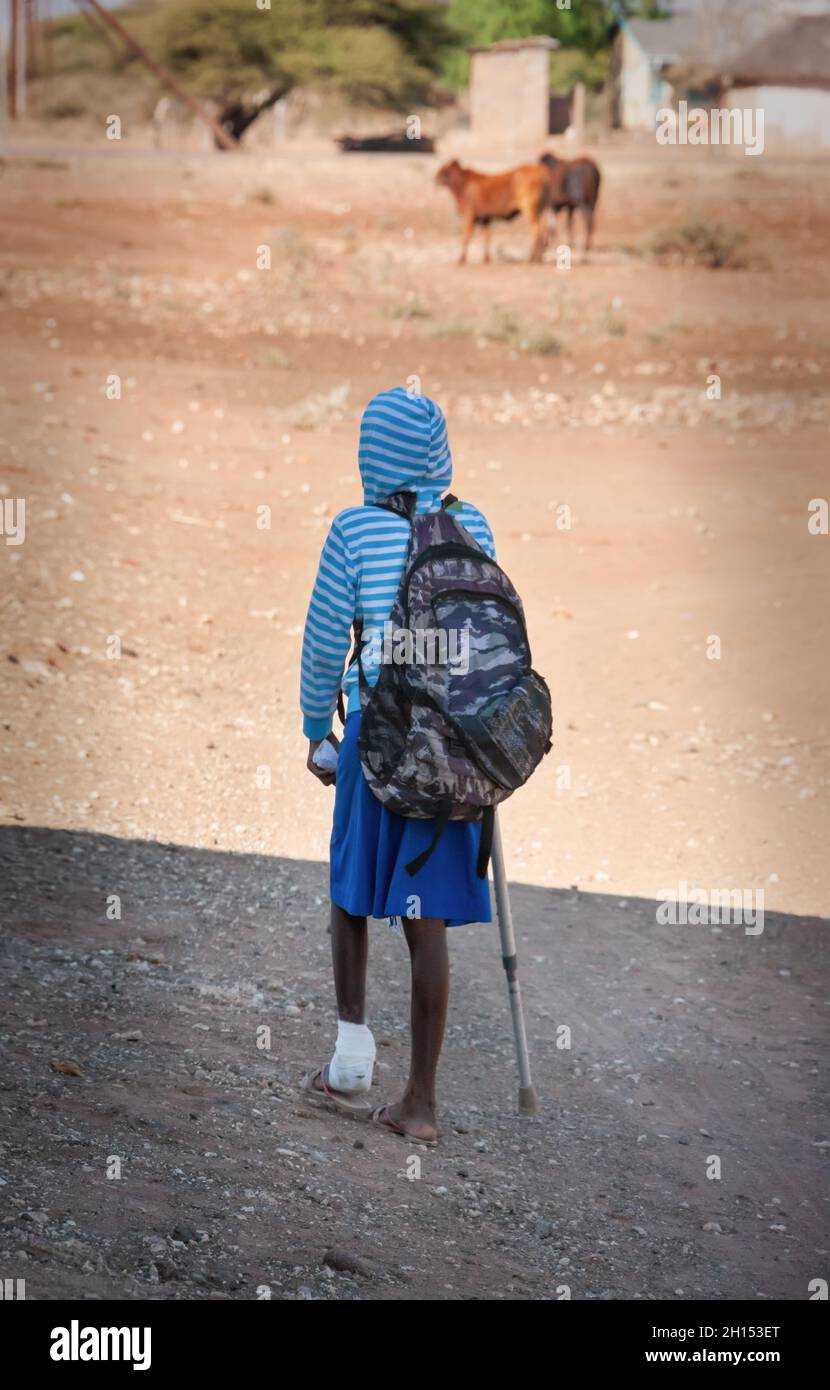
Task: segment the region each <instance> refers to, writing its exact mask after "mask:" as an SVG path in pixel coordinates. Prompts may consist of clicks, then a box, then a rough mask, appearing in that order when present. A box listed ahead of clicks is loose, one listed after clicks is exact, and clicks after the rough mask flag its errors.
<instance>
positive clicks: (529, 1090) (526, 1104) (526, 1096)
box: [519, 1086, 539, 1115]
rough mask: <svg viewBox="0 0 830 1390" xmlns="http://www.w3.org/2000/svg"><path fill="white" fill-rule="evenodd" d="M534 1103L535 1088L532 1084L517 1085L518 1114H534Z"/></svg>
mask: <svg viewBox="0 0 830 1390" xmlns="http://www.w3.org/2000/svg"><path fill="white" fill-rule="evenodd" d="M538 1108H539V1107H538V1105H537V1104H536V1089H535V1087H534V1086H520V1087H519V1114H520V1115H535V1114H536V1112H537V1110H538Z"/></svg>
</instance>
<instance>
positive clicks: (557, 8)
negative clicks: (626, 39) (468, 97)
mask: <svg viewBox="0 0 830 1390" xmlns="http://www.w3.org/2000/svg"><path fill="white" fill-rule="evenodd" d="M447 16H448V19H449V21H450V23H451V24H452V26H453V27H454V29H455V30H456V33H457V36H458V47H457V49H456V51H455V52H454V53H452V54H451V55H450V57H449V59H448V61H447V64H446V67H445V74H446V77H447V80H448V81H450V82H452V83H453V85H455V86H461V85H463V84H464V83H465V82H466V81H467V76H468V70H469V60H468V57H467V53H466V48H467V47H470V46H477V45H482V46H483V45H486V44H490V43H496V42H497V41H498V40H499V39H517V38H528V37H530V36H531V35H536V34H548V35H549V36H550V37H551V38H554V39H558V40H559V42H560V44H561V45H562V47H563V49H572V50H578V51H579V52H578V54H577V53H573V54H571V55H570V58H569V59H568V60H567V61H566V62H564V63H561V64H559V66H561V67H562V68H563V70H564V69H567V70H568V72H572V73H574V74H576V75H580V69H581V68H582V69H584V70H585V77H586V79H587V80H588V81H595V80H596V77H597V76H598V75H599V77H600V79H601V75H602V71H603V68H604V64H603V62H602V58H601V55H603V54H604V53H605V51H606V50H607V48H608V45H609V41H610V37H611V33H612V29H613V26H614V22H615V18H616V16H615V9H614V5H613V4H612V3H610V2H609V3H606V0H571V3H570V4H569V5H567V6H566V5H565V4H564V3H563V0H558V2H557V0H450V4H449V7H448V10H447ZM554 56H556V55H554ZM598 60H599V61H598Z"/></svg>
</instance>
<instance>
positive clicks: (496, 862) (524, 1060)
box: [490, 811, 537, 1115]
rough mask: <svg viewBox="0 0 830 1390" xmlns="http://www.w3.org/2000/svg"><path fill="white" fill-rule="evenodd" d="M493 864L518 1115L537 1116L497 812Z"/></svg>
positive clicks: (494, 825) (491, 853)
mask: <svg viewBox="0 0 830 1390" xmlns="http://www.w3.org/2000/svg"><path fill="white" fill-rule="evenodd" d="M490 864H491V866H492V870H493V889H494V891H495V895H496V914H497V916H498V919H499V936H500V937H501V959H502V964H503V965H504V971H505V974H506V975H507V992H508V994H509V995H510V1012H511V1014H512V1015H513V1036H514V1038H515V1040H516V1061H517V1063H518V1067H519V1114H520V1115H535V1114H536V1110H537V1105H536V1091H535V1090H534V1087H533V1082H532V1081H531V1079H530V1057H529V1056H528V1052H527V1034H526V1032H525V1020H524V1014H523V1013H522V992H521V989H520V987H519V962H518V959H517V956H516V937H515V935H514V933H513V914H512V913H511V911H510V897H509V894H508V892H507V875H506V874H505V871H504V851H503V849H502V842H501V828H500V826H499V814H498V811H495V812H494V816H493V846H492V849H491V851H490Z"/></svg>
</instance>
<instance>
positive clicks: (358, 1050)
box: [329, 1018, 375, 1094]
mask: <svg viewBox="0 0 830 1390" xmlns="http://www.w3.org/2000/svg"><path fill="white" fill-rule="evenodd" d="M374 1066H375V1040H374V1037H373V1036H372V1030H371V1028H369V1027H368V1025H367V1024H365V1023H345V1022H344V1020H343V1019H342V1018H341V1019H339V1020H338V1023H337V1046H336V1047H335V1049H334V1056H333V1057H332V1059H331V1061H330V1063H329V1085H330V1086H332V1087H333V1089H334V1090H335V1091H345V1092H347V1093H348V1094H352V1093H353V1092H359V1091H368V1089H369V1087H370V1086H371V1084H372V1072H373V1070H374Z"/></svg>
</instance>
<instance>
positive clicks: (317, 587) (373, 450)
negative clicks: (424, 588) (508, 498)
mask: <svg viewBox="0 0 830 1390" xmlns="http://www.w3.org/2000/svg"><path fill="white" fill-rule="evenodd" d="M358 464H359V467H360V476H361V479H362V481H363V502H364V505H363V506H362V507H347V508H346V510H345V511H343V512H340V513H339V514H338V515H337V516H336V517H335V518H334V521H333V522H332V524H331V529H330V531H329V533H328V536H327V537H326V542H325V545H324V546H323V553H322V555H321V556H320V565H319V569H318V571H317V578H316V580H315V581H314V588H313V590H312V593H311V602H310V604H309V608H308V616H307V618H306V623H305V631H304V633H303V655H302V672H301V677H300V707H301V709H302V712H303V733H304V734H305V736H306V738H310V739H322V738H325V737H326V734H327V733H329V731H330V730H331V727H332V718H333V714H334V710H335V708H336V705H337V693H338V691H339V690H341V689H342V691H343V695H344V699H345V701H346V709H347V713H348V714H351V713H353V712H354V711H355V710H358V709H359V708H360V700H359V694H358V680H357V667H356V665H355V666H351V667H349V669H348V670H347V671H346V672H345V675H344V667H345V665H346V657H347V655H348V652H349V647H350V645H351V627H352V623H353V621H354V619H355V618H357V619H359V620H360V621H361V622H362V623H363V639H364V646H363V653H364V656H363V669H364V671H365V672H366V677H367V680H368V681H369V683H370V685H374V683H375V681H376V680H377V677H378V669H379V652H380V647H381V644H380V637H381V634H382V631H383V624H384V623H385V622H386V620H387V618H388V617H389V614H390V612H391V610H392V604H393V603H394V601H395V595H396V594H397V592H398V586H399V584H400V581H401V575H402V573H403V566H404V561H405V559H406V550H407V546H408V544H409V523H408V522H407V521H406V520H405V518H404V517H400V516H395V515H394V514H393V513H392V512H386V511H382V510H381V509H380V508H378V507H376V506H373V505H372V504H373V503H376V502H378V501H380V500H381V498H383V497H388V496H389V495H390V493H393V492H397V491H399V490H401V489H403V488H408V489H409V490H410V491H414V492H415V493H416V495H417V503H416V511H418V512H429V511H436V510H437V509H438V507H440V505H441V497H442V495H443V493H445V492H446V491H447V489H448V487H449V485H450V483H451V482H452V454H451V453H450V445H449V440H448V438H447V425H446V421H445V420H444V416H443V414H442V412H441V408H440V406H438V405H436V403H435V401H431V400H430V399H429V397H428V396H416V395H410V394H409V393H408V392H407V391H405V390H404V389H403V387H401V386H396V387H394V388H393V389H392V390H391V391H381V392H380V393H379V395H377V396H374V397H373V398H372V400H371V401H370V402H369V404H368V405H367V407H366V409H365V411H364V412H363V418H362V420H361V422H360V443H359V447H358ZM457 516H458V520H459V521H460V522H461V524H462V526H464V527H466V529H467V530H468V531H469V532H470V534H471V535H473V536H474V537H475V539H476V540H477V541H478V543H479V545H480V546H482V548H483V549H484V550H485V551H486V552H487V554H488V555H491V556H493V558H494V559H495V547H494V544H493V536H492V533H491V531H490V527H489V526H488V524H487V522H486V520H485V518H484V517H483V516H482V514H481V512H480V511H479V510H478V508H477V507H473V506H471V504H470V503H469V502H462V504H461V508H460V511H459V512H458V513H457ZM372 639H374V640H372Z"/></svg>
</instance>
